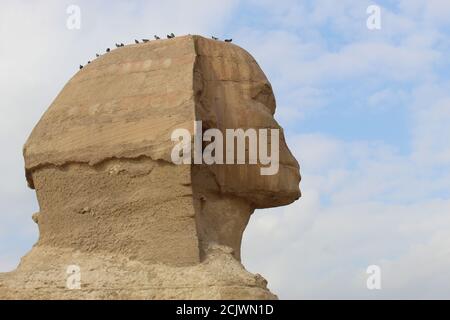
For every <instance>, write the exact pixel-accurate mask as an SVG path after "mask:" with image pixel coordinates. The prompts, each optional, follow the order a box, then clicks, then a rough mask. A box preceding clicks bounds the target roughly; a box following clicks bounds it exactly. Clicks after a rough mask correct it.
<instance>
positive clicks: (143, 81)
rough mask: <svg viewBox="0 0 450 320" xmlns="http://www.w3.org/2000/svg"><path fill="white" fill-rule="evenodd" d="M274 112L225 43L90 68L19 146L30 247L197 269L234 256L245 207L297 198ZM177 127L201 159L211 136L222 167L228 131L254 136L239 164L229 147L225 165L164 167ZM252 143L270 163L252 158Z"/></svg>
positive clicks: (184, 40) (173, 46) (247, 59)
mask: <svg viewBox="0 0 450 320" xmlns="http://www.w3.org/2000/svg"><path fill="white" fill-rule="evenodd" d="M274 112H275V98H274V95H273V92H272V88H271V85H270V83H269V82H268V80H267V78H266V77H265V75H264V73H263V72H262V70H261V69H260V67H259V66H258V64H257V63H256V61H255V60H254V59H253V58H252V57H251V56H250V55H249V54H248V53H247V52H246V51H244V50H243V49H241V48H239V47H238V46H235V45H233V44H229V43H223V42H219V41H214V40H208V39H205V38H202V37H198V36H186V37H179V38H176V39H171V40H164V41H154V42H149V43H146V44H139V45H131V46H126V47H123V48H119V49H117V50H114V51H112V52H111V53H109V54H107V55H104V56H102V57H101V58H99V59H97V60H96V61H93V62H92V63H91V64H89V65H88V66H86V67H85V68H83V70H81V71H80V72H79V73H78V74H77V75H76V76H75V77H74V78H72V79H71V80H70V81H69V83H68V84H67V85H66V86H65V88H64V89H63V90H62V92H61V93H60V94H59V95H58V97H57V98H56V99H55V101H54V102H53V104H52V105H51V106H50V108H49V110H48V111H47V112H46V113H45V114H44V116H43V117H42V119H41V120H40V122H39V123H38V125H37V126H36V127H35V129H34V130H33V132H32V134H31V136H30V138H29V140H28V141H27V143H26V145H25V147H24V156H25V162H26V172H27V179H28V182H29V185H30V186H31V187H33V188H35V189H36V192H37V197H38V201H39V205H40V213H39V215H38V218H37V219H36V221H38V223H39V228H40V239H39V242H38V245H46V246H58V247H65V248H73V249H76V250H81V251H85V252H89V253H92V254H95V252H108V253H109V254H117V255H124V256H127V257H129V258H131V259H137V260H140V261H143V262H146V263H166V264H171V265H192V264H196V263H199V262H201V261H202V260H203V259H205V258H206V257H207V256H208V251H209V250H210V248H211V247H217V246H215V245H219V246H222V247H228V248H229V250H230V252H233V254H234V256H235V257H236V258H237V259H240V246H241V239H242V233H243V231H244V229H245V227H246V225H247V223H248V220H249V218H250V215H251V214H252V213H253V211H254V210H255V209H256V208H268V207H275V206H281V205H287V204H289V203H291V202H293V201H295V200H296V199H298V198H299V196H300V191H299V182H300V174H299V166H298V163H297V161H296V160H295V158H294V157H293V156H292V154H291V153H290V151H289V149H288V147H287V145H286V142H285V139H284V135H283V131H282V129H281V127H280V126H279V125H278V123H277V122H276V121H275V119H274V117H273V116H274ZM200 121H201V124H202V125H201V129H199V127H198V125H197V126H196V125H195V124H196V123H197V124H198V123H199V122H200ZM178 129H185V130H187V132H188V133H189V136H190V141H191V143H192V147H193V150H194V144H195V141H200V153H201V154H203V152H204V151H205V149H206V148H207V147H208V145H209V144H208V143H206V142H205V141H203V139H202V138H204V137H205V136H206V137H208V136H209V137H210V138H211V137H212V135H213V134H212V132H215V133H218V132H219V133H221V134H222V135H223V137H224V144H223V145H222V147H221V149H222V150H223V155H224V160H226V159H225V157H226V155H227V151H228V150H227V146H228V145H229V142H230V141H228V139H227V130H233V132H236V131H235V130H237V129H242V131H244V132H246V133H248V132H251V130H254V132H256V140H252V139H253V138H254V137H253V136H251V134H249V135H248V136H247V137H246V138H245V137H244V138H245V139H244V142H246V145H244V152H243V154H244V155H245V160H246V161H244V163H240V161H239V159H241V158H240V156H239V153H238V149H237V148H238V147H239V146H238V139H236V140H234V141H235V146H236V149H235V150H234V151H232V153H228V154H229V157H230V159H232V160H233V163H227V161H223V163H217V162H214V163H204V162H203V161H201V162H200V163H198V162H197V163H196V161H195V159H194V157H195V151H194V152H193V153H192V154H191V157H192V162H191V163H190V164H181V165H179V164H175V163H173V161H172V160H173V159H172V153H173V148H174V145H175V142H174V141H172V136H173V132H174V131H175V130H178ZM249 130H250V131H249ZM264 131H265V132H266V133H267V135H266V140H265V141H261V137H263V136H264V134H262V135H261V134H260V133H261V132H264ZM275 132H278V135H277V134H276V133H275ZM198 139H199V140H198ZM233 139H234V138H233ZM210 140H211V141H212V140H214V139H210ZM252 141H253V142H252ZM275 142H276V144H277V145H278V147H276V148H275V147H273V144H274V143H275ZM252 143H256V146H257V148H256V149H257V152H256V153H253V152H252V151H251V146H252ZM262 147H264V148H265V150H266V151H265V155H266V156H267V157H268V158H270V160H271V161H270V163H268V162H267V161H261V157H260V155H261V154H264V152H260V151H261V148H262ZM216 151H218V149H216ZM235 151H236V152H235ZM274 152H275V153H277V155H275V154H274ZM214 154H215V153H214ZM255 154H256V159H255ZM215 155H216V154H215ZM254 160H256V162H255V161H254ZM266 160H267V159H266ZM273 169H276V170H273ZM264 172H265V173H264ZM267 173H268V174H267Z"/></svg>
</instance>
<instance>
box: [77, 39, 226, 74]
mask: <svg viewBox="0 0 450 320" xmlns="http://www.w3.org/2000/svg"><path fill="white" fill-rule="evenodd" d="M154 38H155V40H159V39H161V38H160V37H158V36H157V35H155V36H154ZM173 38H175V35H174V34H173V32H172V33H171V34H168V35H167V39H173ZM211 39H213V40H219V38H217V37H214V36H212V37H211ZM149 41H150V40H149V39H142V43H146V42H149ZM224 41H225V42H232V41H233V39H225V40H224ZM134 43H136V44H139V43H141V42H139V40H136V39H135V40H134ZM124 46H125V45H124V44H123V43H116V48H120V47H124ZM110 51H111V49H110V48H106V53H108V52H110ZM95 56H96V57H97V58H98V57H100V54H98V53H96V54H95ZM89 63H91V61H88V64H89ZM81 69H83V65H81V64H80V70H81Z"/></svg>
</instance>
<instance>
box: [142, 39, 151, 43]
mask: <svg viewBox="0 0 450 320" xmlns="http://www.w3.org/2000/svg"><path fill="white" fill-rule="evenodd" d="M149 41H150V40H148V39H142V42H149Z"/></svg>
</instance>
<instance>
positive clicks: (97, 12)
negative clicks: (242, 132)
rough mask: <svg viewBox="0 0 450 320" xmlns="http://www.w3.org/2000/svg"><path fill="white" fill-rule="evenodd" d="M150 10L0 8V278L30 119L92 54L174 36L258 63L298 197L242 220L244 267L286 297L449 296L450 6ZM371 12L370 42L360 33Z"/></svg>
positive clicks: (21, 189)
mask: <svg viewBox="0 0 450 320" xmlns="http://www.w3.org/2000/svg"><path fill="white" fill-rule="evenodd" d="M162 3H163V2H162V1H127V2H125V1H61V0H58V1H49V0H45V1H44V0H43V1H17V0H14V1H4V0H3V1H1V2H0V40H1V42H0V96H1V98H2V101H1V103H0V139H1V140H0V144H1V152H2V155H1V158H0V165H1V168H2V169H3V171H2V179H1V180H0V271H9V270H12V269H14V268H15V266H16V265H17V263H18V262H19V259H20V257H21V256H23V255H24V254H25V253H26V252H27V251H29V250H30V248H31V246H32V245H33V243H35V242H36V240H37V235H38V233H37V227H36V225H35V224H34V223H33V222H32V220H31V215H32V214H33V213H34V212H36V211H38V206H37V202H36V198H35V195H34V191H32V190H29V189H27V187H26V181H25V177H24V170H23V158H22V146H23V144H24V142H25V140H26V139H27V136H28V135H29V133H30V132H31V130H32V128H33V126H34V125H35V124H36V122H37V121H38V120H39V118H40V116H41V115H42V113H43V112H44V111H45V110H46V108H47V107H48V106H49V105H50V103H51V102H52V100H53V99H54V98H55V97H56V95H57V94H58V92H59V91H60V90H61V88H62V87H63V86H64V84H65V83H66V82H67V81H68V80H69V79H70V78H71V77H72V76H73V74H74V73H75V72H77V71H78V65H79V64H83V63H86V61H87V60H89V59H92V58H93V57H95V53H96V52H103V51H104V49H105V48H106V47H113V46H114V43H115V42H124V43H127V42H128V43H131V42H132V41H134V39H135V38H150V37H152V36H153V34H159V35H165V34H167V33H170V32H174V33H175V34H178V35H182V34H188V33H190V34H201V35H204V36H208V37H209V36H211V35H215V36H218V37H221V38H225V37H227V38H228V37H231V38H233V41H234V43H236V44H237V45H240V46H241V47H243V48H245V49H246V50H248V51H249V52H250V53H251V54H252V55H253V56H254V57H255V58H256V60H257V61H258V62H259V64H260V65H261V67H262V69H263V70H264V71H265V72H266V75H267V76H268V78H269V80H270V81H271V83H272V85H273V88H274V91H275V95H276V98H277V103H278V106H277V113H276V118H277V119H278V121H279V122H280V124H281V125H282V126H283V127H284V128H285V134H286V136H287V140H288V144H289V145H290V147H291V150H292V151H293V153H294V154H295V156H296V157H297V159H298V160H299V162H300V166H301V173H302V177H303V179H302V183H301V189H302V193H303V196H302V198H301V199H300V200H299V201H297V202H296V203H294V204H292V205H290V206H288V207H283V208H277V209H271V210H258V211H256V212H255V214H254V216H253V217H252V219H251V221H250V224H249V227H248V229H247V231H246V234H245V236H244V243H243V262H244V265H245V266H246V267H247V269H249V270H250V271H252V272H255V273H256V272H258V273H261V274H262V275H263V276H265V277H266V278H267V279H268V281H269V287H270V288H271V290H272V291H274V292H275V293H277V294H278V295H279V296H280V298H286V299H297V298H299V299H300V298H450V272H449V270H450V183H449V182H450V125H449V124H450V18H449V17H450V1H447V0H428V1H426V0H399V1H365V0H358V1H349V0H341V1H332V0H316V1H298V0H297V1H294V0H277V1H273V0H272V1H269V0H249V1H238V0H232V1H223V0H222V1H211V0H209V1H206V0H205V1H185V0H179V1H167V0H166V1H164V4H162ZM72 4H75V5H78V6H79V7H80V8H81V29H80V30H69V29H68V28H67V27H66V20H67V18H68V14H67V13H66V9H67V7H68V6H69V5H72ZM372 4H377V5H379V6H381V7H382V10H381V30H368V29H367V27H366V20H367V18H368V14H367V13H366V9H367V7H368V6H369V5H372ZM369 265H379V266H380V267H381V271H382V289H381V290H377V291H371V290H368V289H367V288H366V279H367V276H368V275H367V274H366V268H367V267H368V266H369Z"/></svg>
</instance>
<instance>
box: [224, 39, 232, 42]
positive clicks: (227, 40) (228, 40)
mask: <svg viewBox="0 0 450 320" xmlns="http://www.w3.org/2000/svg"><path fill="white" fill-rule="evenodd" d="M231 41H233V39H225V42H231Z"/></svg>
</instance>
